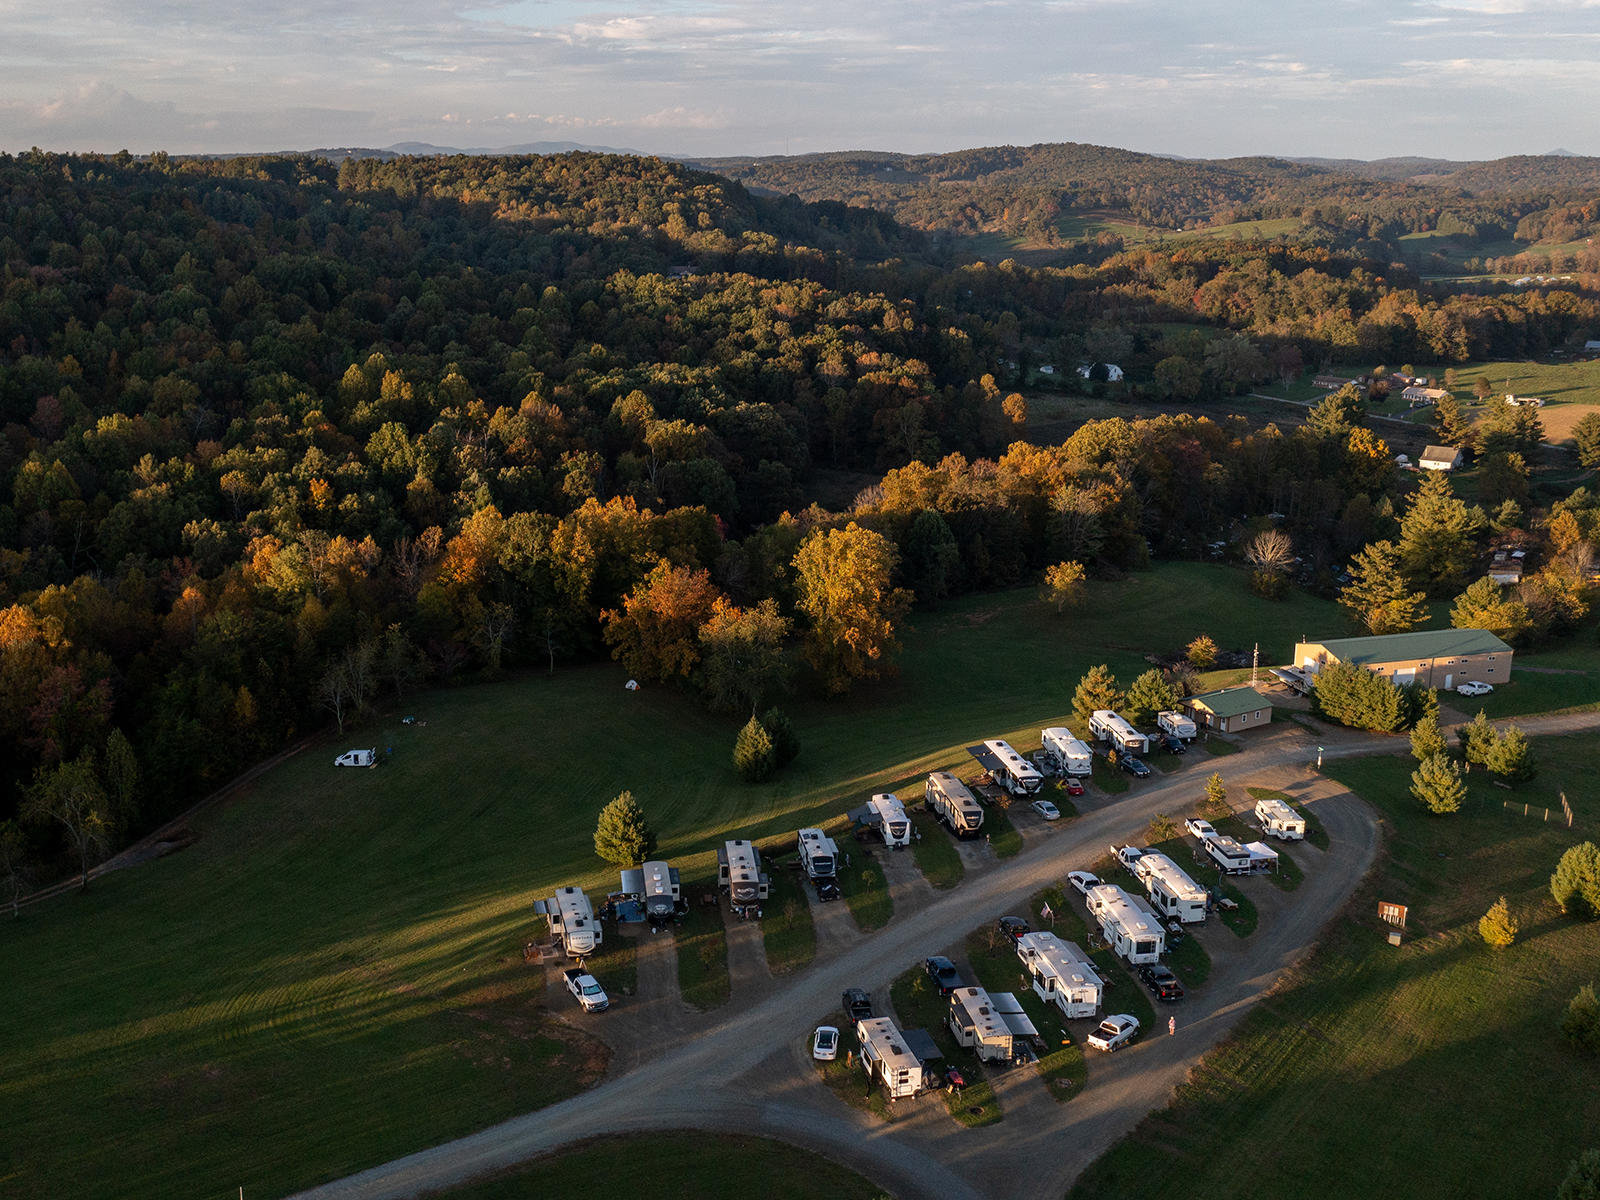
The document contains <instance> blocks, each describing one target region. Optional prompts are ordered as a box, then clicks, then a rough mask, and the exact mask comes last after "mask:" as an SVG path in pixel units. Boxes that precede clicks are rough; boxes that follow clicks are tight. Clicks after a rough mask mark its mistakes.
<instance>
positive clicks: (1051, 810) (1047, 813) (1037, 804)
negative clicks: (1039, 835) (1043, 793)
mask: <svg viewBox="0 0 1600 1200" xmlns="http://www.w3.org/2000/svg"><path fill="white" fill-rule="evenodd" d="M1028 807H1029V808H1031V809H1033V811H1034V812H1035V813H1036V814H1038V815H1039V816H1040V817H1042V818H1043V819H1044V820H1046V821H1059V820H1060V819H1061V810H1060V809H1059V808H1057V807H1056V806H1055V805H1054V804H1051V803H1050V801H1048V800H1035V801H1034V802H1033V803H1032V804H1030V805H1028Z"/></svg>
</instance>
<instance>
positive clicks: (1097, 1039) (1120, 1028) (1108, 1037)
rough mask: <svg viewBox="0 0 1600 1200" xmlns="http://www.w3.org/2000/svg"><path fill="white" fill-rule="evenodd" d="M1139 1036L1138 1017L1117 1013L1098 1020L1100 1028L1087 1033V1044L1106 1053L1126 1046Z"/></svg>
mask: <svg viewBox="0 0 1600 1200" xmlns="http://www.w3.org/2000/svg"><path fill="white" fill-rule="evenodd" d="M1138 1036H1139V1019H1138V1018H1137V1017H1133V1016H1130V1015H1129V1014H1127V1013H1118V1014H1117V1015H1116V1016H1114V1017H1107V1018H1106V1019H1105V1020H1104V1021H1101V1022H1100V1028H1098V1029H1096V1030H1095V1031H1094V1032H1093V1033H1091V1034H1090V1035H1089V1045H1091V1046H1093V1047H1094V1048H1095V1049H1096V1050H1104V1051H1106V1052H1107V1053H1108V1054H1109V1053H1110V1052H1111V1051H1113V1050H1116V1049H1119V1048H1120V1047H1122V1046H1126V1045H1127V1044H1128V1043H1129V1042H1131V1041H1133V1039H1134V1038H1136V1037H1138Z"/></svg>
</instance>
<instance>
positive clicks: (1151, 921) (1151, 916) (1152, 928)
mask: <svg viewBox="0 0 1600 1200" xmlns="http://www.w3.org/2000/svg"><path fill="white" fill-rule="evenodd" d="M1086 899H1087V900H1088V901H1089V911H1090V912H1091V913H1092V914H1094V916H1095V918H1096V919H1097V920H1098V921H1099V922H1100V933H1101V936H1103V937H1104V938H1105V939H1106V942H1107V944H1109V945H1110V947H1111V949H1112V950H1114V951H1115V952H1116V953H1117V954H1119V955H1121V956H1122V958H1123V959H1124V960H1125V961H1127V962H1129V963H1131V964H1133V965H1134V966H1136V967H1137V966H1143V965H1144V964H1146V963H1153V962H1159V961H1161V955H1162V953H1163V952H1164V951H1165V950H1166V948H1167V938H1166V932H1165V931H1164V930H1163V929H1162V927H1161V919H1160V918H1159V917H1157V916H1156V915H1155V913H1153V912H1151V911H1150V910H1149V909H1148V908H1146V907H1145V906H1144V905H1143V904H1141V903H1139V901H1137V900H1135V899H1134V898H1133V897H1132V896H1130V895H1128V893H1127V892H1125V891H1123V890H1122V889H1121V888H1119V887H1117V886H1116V885H1114V884H1109V883H1102V884H1101V885H1100V886H1099V887H1092V888H1090V889H1089V893H1088V896H1087V897H1086Z"/></svg>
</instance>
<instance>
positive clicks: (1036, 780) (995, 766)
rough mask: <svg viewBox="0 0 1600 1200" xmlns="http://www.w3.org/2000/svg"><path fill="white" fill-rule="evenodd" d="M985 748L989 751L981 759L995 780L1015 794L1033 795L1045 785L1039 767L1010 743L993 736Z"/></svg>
mask: <svg viewBox="0 0 1600 1200" xmlns="http://www.w3.org/2000/svg"><path fill="white" fill-rule="evenodd" d="M983 748H984V749H985V750H987V751H988V752H989V753H988V755H987V757H985V758H983V759H981V760H980V761H981V762H982V763H983V765H984V766H986V767H988V768H989V772H990V774H992V775H993V776H994V781H995V782H996V783H998V784H999V785H1000V786H1001V787H1003V788H1005V790H1006V791H1008V792H1010V793H1011V794H1012V795H1013V796H1032V795H1034V794H1035V793H1037V792H1038V790H1039V789H1040V788H1041V787H1043V786H1044V776H1043V775H1041V774H1039V768H1038V767H1036V766H1034V765H1033V764H1032V763H1031V762H1029V761H1028V760H1027V759H1025V758H1023V757H1022V755H1020V754H1018V753H1017V752H1016V751H1015V750H1013V749H1012V748H1011V745H1010V743H1008V742H1003V741H1001V740H1000V739H999V738H993V739H991V740H989V741H987V742H985V743H984V744H983Z"/></svg>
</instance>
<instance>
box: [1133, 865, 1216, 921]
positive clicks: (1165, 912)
mask: <svg viewBox="0 0 1600 1200" xmlns="http://www.w3.org/2000/svg"><path fill="white" fill-rule="evenodd" d="M1133 873H1134V874H1135V875H1137V876H1138V877H1139V880H1140V882H1142V883H1143V884H1144V890H1145V894H1146V895H1147V896H1149V897H1150V906H1151V907H1152V908H1154V909H1155V910H1156V911H1157V912H1158V913H1160V914H1161V915H1162V916H1165V917H1173V918H1175V919H1177V920H1179V921H1182V922H1183V923H1184V924H1185V925H1193V924H1195V923H1196V922H1198V921H1204V920H1205V919H1206V890H1205V888H1203V887H1201V886H1200V885H1199V884H1198V883H1196V882H1195V881H1194V880H1192V879H1190V878H1189V874H1188V872H1186V871H1185V870H1184V869H1183V868H1182V867H1180V866H1179V865H1178V864H1177V863H1175V862H1173V861H1172V860H1171V859H1170V858H1168V857H1167V856H1166V855H1165V854H1157V853H1154V852H1151V851H1147V852H1146V853H1145V854H1143V855H1142V856H1140V858H1139V861H1138V862H1137V863H1135V864H1134V868H1133Z"/></svg>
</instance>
